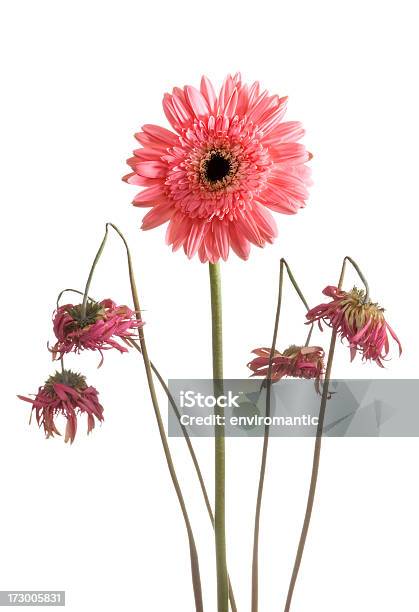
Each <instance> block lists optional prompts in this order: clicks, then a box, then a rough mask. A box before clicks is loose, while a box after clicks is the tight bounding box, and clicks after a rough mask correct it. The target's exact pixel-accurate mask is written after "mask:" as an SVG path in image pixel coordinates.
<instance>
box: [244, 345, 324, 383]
mask: <svg viewBox="0 0 419 612" xmlns="http://www.w3.org/2000/svg"><path fill="white" fill-rule="evenodd" d="M252 353H254V354H255V355H256V357H255V358H254V359H253V360H252V361H251V362H250V363H249V364H248V368H250V369H251V370H252V372H253V374H252V376H267V375H268V372H269V361H270V354H271V349H269V348H259V349H255V350H254V351H252ZM323 375H324V350H323V349H322V348H321V347H320V346H296V345H295V344H292V345H291V346H290V347H288V348H287V349H285V351H284V352H283V353H280V352H279V351H274V354H273V357H272V370H271V379H272V381H273V382H276V381H278V380H281V378H284V377H285V376H288V377H291V378H306V379H309V378H313V379H314V380H315V386H316V390H317V391H318V392H319V391H320V382H321V379H322V377H323Z"/></svg>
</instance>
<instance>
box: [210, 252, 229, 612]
mask: <svg viewBox="0 0 419 612" xmlns="http://www.w3.org/2000/svg"><path fill="white" fill-rule="evenodd" d="M209 275H210V289H211V314H212V316H211V321H212V370H213V379H214V395H215V396H218V395H221V394H222V392H223V331H222V330H223V326H222V308H221V275H220V265H219V264H211V263H210V264H209ZM216 416H217V424H216V425H215V432H214V433H215V462H214V467H215V511H214V531H215V554H216V564H217V602H218V612H228V577H227V554H226V527H225V436H224V424H223V417H224V411H223V409H222V408H220V407H218V406H217V408H216Z"/></svg>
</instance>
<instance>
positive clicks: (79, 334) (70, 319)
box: [51, 299, 142, 365]
mask: <svg viewBox="0 0 419 612" xmlns="http://www.w3.org/2000/svg"><path fill="white" fill-rule="evenodd" d="M141 325H142V322H141V321H138V320H137V318H136V315H135V312H134V311H133V310H131V309H130V308H128V306H117V305H116V304H115V302H113V301H112V300H110V299H106V300H102V301H101V302H94V301H92V300H89V301H88V302H87V304H86V310H85V312H84V311H83V307H82V305H81V304H77V305H76V306H74V305H73V304H66V305H64V306H60V307H59V308H58V309H57V311H56V312H55V314H54V318H53V326H54V333H55V336H56V337H57V342H56V344H55V345H54V346H53V347H52V349H51V351H52V353H53V356H54V358H56V357H57V356H59V357H62V355H64V354H65V353H70V352H75V353H79V352H80V351H82V350H84V349H88V350H93V351H94V350H97V351H99V352H100V354H101V355H102V351H103V350H107V349H112V348H115V349H117V350H118V351H120V352H121V353H125V352H126V351H127V350H128V349H127V348H126V346H123V345H121V344H120V343H119V342H118V341H117V339H119V340H122V341H123V342H124V343H125V344H127V343H128V340H130V339H131V338H133V335H134V332H135V330H137V329H138V327H141ZM102 362H103V355H102V359H101V362H100V364H99V365H101V364H102Z"/></svg>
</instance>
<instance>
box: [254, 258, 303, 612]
mask: <svg viewBox="0 0 419 612" xmlns="http://www.w3.org/2000/svg"><path fill="white" fill-rule="evenodd" d="M284 268H285V269H286V271H287V274H288V277H289V279H290V281H291V283H292V285H293V287H294V289H295V291H296V292H297V294H298V296H299V297H300V299H301V301H302V302H303V304H304V306H305V307H306V309H307V310H309V306H308V304H307V301H306V299H305V297H304V295H303V294H302V292H301V290H300V288H299V286H298V284H297V282H296V280H295V278H294V275H293V274H292V272H291V269H290V267H289V265H288V263H287V262H286V260H285V259H284V258H281V260H280V264H279V287H278V302H277V306H276V314H275V325H274V332H273V338H272V346H271V352H270V355H269V366H268V373H267V377H266V413H265V416H266V420H268V419H269V417H270V415H271V387H272V365H273V364H272V360H273V357H274V354H275V347H276V343H277V338H278V327H279V318H280V315H281V306H282V292H283V283H284ZM311 331H312V328H311V330H310V332H309V335H308V338H307V344H308V342H309V341H310V337H311ZM269 430H270V428H269V425H265V429H264V436H263V447H262V458H261V464H260V473H259V485H258V493H257V499H256V511H255V524H254V534H253V559H252V608H251V610H252V612H257V611H258V606H259V602H258V599H259V531H260V513H261V508H262V497H263V486H264V483H265V473H266V461H267V457H268V445H269Z"/></svg>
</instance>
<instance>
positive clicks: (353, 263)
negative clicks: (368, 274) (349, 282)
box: [340, 255, 370, 302]
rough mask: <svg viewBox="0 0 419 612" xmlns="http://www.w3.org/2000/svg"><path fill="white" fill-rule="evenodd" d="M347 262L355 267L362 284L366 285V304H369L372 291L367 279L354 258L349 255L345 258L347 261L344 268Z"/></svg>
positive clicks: (344, 262)
mask: <svg viewBox="0 0 419 612" xmlns="http://www.w3.org/2000/svg"><path fill="white" fill-rule="evenodd" d="M347 261H349V263H350V264H351V265H352V266H353V268H354V269H355V271H356V273H357V274H358V276H359V278H360V279H361V281H362V283H363V284H364V287H365V302H368V299H369V297H370V289H369V286H368V282H367V279H366V278H365V276H364V275H363V274H362V272H361V269H360V267H359V266H358V264H357V263H356V261H354V260H353V259H352V257H349V256H348V255H347V256H346V257H345V259H344V260H343V265H344V266H346V262H347ZM340 288H341V287H340Z"/></svg>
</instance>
